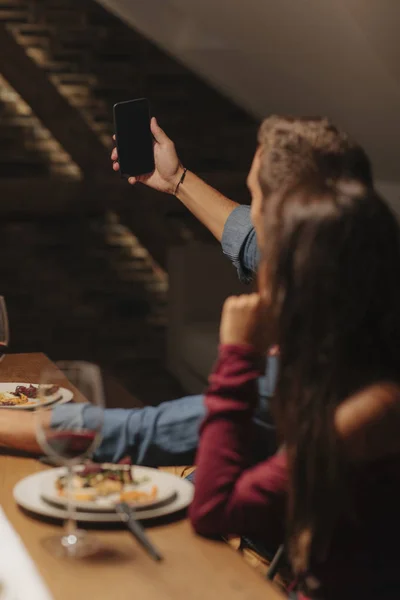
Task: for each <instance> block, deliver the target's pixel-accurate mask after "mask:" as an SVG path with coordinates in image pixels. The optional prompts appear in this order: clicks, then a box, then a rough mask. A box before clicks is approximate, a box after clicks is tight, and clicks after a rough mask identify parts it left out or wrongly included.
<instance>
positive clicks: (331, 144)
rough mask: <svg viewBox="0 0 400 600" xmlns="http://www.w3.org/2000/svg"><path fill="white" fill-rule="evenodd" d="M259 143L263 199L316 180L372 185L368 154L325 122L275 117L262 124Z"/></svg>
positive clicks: (315, 118)
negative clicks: (357, 182) (348, 180)
mask: <svg viewBox="0 0 400 600" xmlns="http://www.w3.org/2000/svg"><path fill="white" fill-rule="evenodd" d="M258 142H259V144H260V146H261V149H262V155H261V165H260V171H259V181H260V185H261V188H262V190H263V193H264V195H269V194H270V193H272V192H276V191H278V190H279V191H282V190H283V189H288V188H290V187H292V186H293V185H296V184H298V183H299V182H300V181H303V180H304V179H311V178H313V177H314V176H319V177H322V178H327V177H329V178H331V179H339V178H341V177H342V178H349V179H356V180H358V181H361V182H362V183H363V184H364V185H366V186H367V187H372V185H373V175H372V167H371V163H370V161H369V158H368V156H367V154H366V152H365V151H364V150H363V148H362V147H361V146H360V145H359V144H357V143H356V142H355V141H354V140H352V139H351V138H350V137H349V136H348V135H347V134H346V133H344V132H343V131H341V130H340V129H338V128H337V127H335V126H334V125H333V124H332V123H331V122H330V121H329V120H328V119H326V118H323V117H302V118H295V117H290V116H279V115H273V116H271V117H268V118H267V119H265V120H264V121H263V123H262V124H261V126H260V128H259V132H258Z"/></svg>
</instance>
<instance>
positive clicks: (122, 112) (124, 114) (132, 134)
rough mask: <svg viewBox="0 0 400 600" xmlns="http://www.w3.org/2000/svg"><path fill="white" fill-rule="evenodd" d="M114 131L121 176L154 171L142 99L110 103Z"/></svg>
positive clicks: (144, 102) (150, 135)
mask: <svg viewBox="0 0 400 600" xmlns="http://www.w3.org/2000/svg"><path fill="white" fill-rule="evenodd" d="M114 122H115V134H116V139H117V148H118V162H119V165H120V169H121V175H124V176H126V177H129V176H136V175H145V174H146V173H151V172H152V171H154V155H153V137H152V134H151V131H150V113H149V104H148V101H147V100H146V98H141V99H139V100H130V101H129V102H120V103H118V104H116V105H115V106H114Z"/></svg>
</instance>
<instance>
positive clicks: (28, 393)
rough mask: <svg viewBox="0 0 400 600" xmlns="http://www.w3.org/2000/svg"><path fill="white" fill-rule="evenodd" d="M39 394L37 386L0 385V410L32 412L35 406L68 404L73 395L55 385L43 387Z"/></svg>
mask: <svg viewBox="0 0 400 600" xmlns="http://www.w3.org/2000/svg"><path fill="white" fill-rule="evenodd" d="M40 387H41V390H42V391H41V393H40V394H39V384H37V383H35V384H33V383H19V382H15V381H14V382H9V383H0V408H8V409H10V408H11V409H14V410H32V409H34V408H36V407H37V406H48V405H50V404H55V403H57V404H59V403H65V402H70V401H71V400H72V398H73V393H72V392H71V391H70V390H67V389H65V388H62V387H59V386H57V385H43V386H40Z"/></svg>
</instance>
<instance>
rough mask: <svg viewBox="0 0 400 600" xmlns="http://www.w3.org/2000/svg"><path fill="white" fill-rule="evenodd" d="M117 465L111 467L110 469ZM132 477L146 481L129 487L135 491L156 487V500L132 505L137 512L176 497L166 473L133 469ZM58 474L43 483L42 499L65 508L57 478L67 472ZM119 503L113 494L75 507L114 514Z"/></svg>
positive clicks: (149, 489)
mask: <svg viewBox="0 0 400 600" xmlns="http://www.w3.org/2000/svg"><path fill="white" fill-rule="evenodd" d="M113 466H117V465H110V468H112V467H113ZM131 468H132V475H133V477H134V479H135V480H138V481H141V480H146V481H143V482H141V483H138V485H134V486H129V487H132V489H134V490H138V491H143V492H150V491H151V488H152V487H153V485H156V486H157V488H158V490H157V497H156V498H155V499H154V500H150V501H148V502H140V503H136V504H133V503H130V504H131V505H132V506H133V507H134V508H135V509H136V510H144V509H147V508H154V507H155V506H160V505H161V504H166V503H168V502H171V501H172V500H173V498H174V496H175V488H174V487H173V483H175V482H171V479H170V478H169V477H166V476H165V475H166V473H163V471H158V470H157V469H150V468H148V467H139V466H135V467H131ZM56 471H57V474H56V473H53V478H50V477H49V478H48V479H46V480H45V481H44V482H43V487H42V498H43V500H45V501H46V502H50V503H51V504H55V505H56V506H61V507H65V506H66V504H67V500H66V498H65V497H60V496H59V495H58V493H57V490H56V487H55V482H56V479H57V477H59V476H60V475H65V473H66V470H65V469H63V468H60V469H56ZM117 502H119V494H113V495H112V496H109V497H108V498H96V500H93V501H92V502H90V501H89V502H83V501H75V502H74V506H75V508H76V510H83V511H90V512H91V511H100V512H114V510H115V505H116V504H117Z"/></svg>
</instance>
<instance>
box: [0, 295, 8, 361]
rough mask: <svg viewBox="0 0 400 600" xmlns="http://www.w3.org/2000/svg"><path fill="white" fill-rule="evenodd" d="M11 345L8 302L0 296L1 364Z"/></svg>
mask: <svg viewBox="0 0 400 600" xmlns="http://www.w3.org/2000/svg"><path fill="white" fill-rule="evenodd" d="M9 343H10V330H9V326H8V315H7V306H6V301H5V300H4V297H3V296H0V362H1V361H2V360H3V358H4V357H5V355H6V350H7V348H8V344H9Z"/></svg>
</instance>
